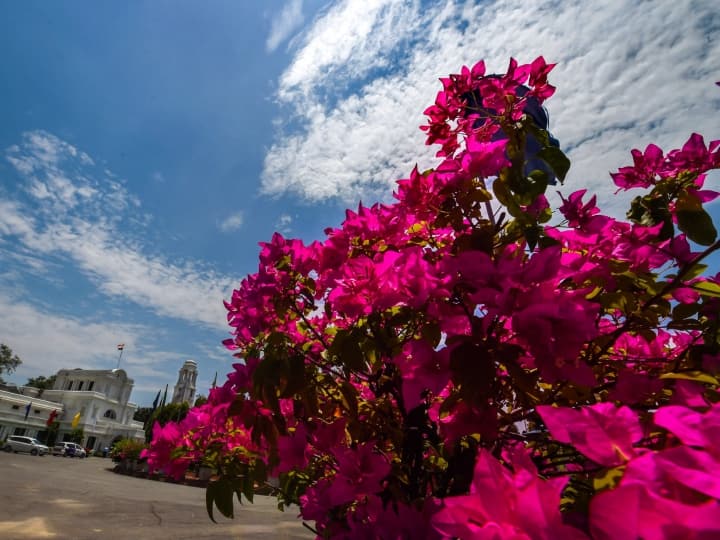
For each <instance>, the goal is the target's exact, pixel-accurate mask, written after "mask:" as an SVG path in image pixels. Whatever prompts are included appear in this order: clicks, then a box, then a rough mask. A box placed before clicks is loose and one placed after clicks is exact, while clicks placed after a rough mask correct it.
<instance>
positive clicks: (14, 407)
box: [12, 405, 20, 435]
mask: <svg viewBox="0 0 720 540" xmlns="http://www.w3.org/2000/svg"><path fill="white" fill-rule="evenodd" d="M12 408H13V410H15V411H17V410H18V409H19V408H20V405H13V406H12ZM16 435H17V433H16Z"/></svg>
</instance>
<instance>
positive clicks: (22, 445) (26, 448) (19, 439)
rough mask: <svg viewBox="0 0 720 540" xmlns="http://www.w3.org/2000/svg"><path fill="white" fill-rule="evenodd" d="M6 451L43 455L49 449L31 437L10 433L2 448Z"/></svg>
mask: <svg viewBox="0 0 720 540" xmlns="http://www.w3.org/2000/svg"><path fill="white" fill-rule="evenodd" d="M3 450H5V451H6V452H16V453H17V452H29V453H30V454H32V455H33V456H44V455H45V454H47V453H48V452H49V451H50V449H49V448H48V447H47V446H45V445H44V444H43V443H41V442H40V441H38V440H37V439H35V438H33V437H25V436H23V435H11V436H10V437H8V440H7V441H6V442H5V447H4V448H3Z"/></svg>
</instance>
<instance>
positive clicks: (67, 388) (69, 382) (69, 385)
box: [65, 381, 72, 390]
mask: <svg viewBox="0 0 720 540" xmlns="http://www.w3.org/2000/svg"><path fill="white" fill-rule="evenodd" d="M65 390H72V381H68V382H67V384H66V385H65Z"/></svg>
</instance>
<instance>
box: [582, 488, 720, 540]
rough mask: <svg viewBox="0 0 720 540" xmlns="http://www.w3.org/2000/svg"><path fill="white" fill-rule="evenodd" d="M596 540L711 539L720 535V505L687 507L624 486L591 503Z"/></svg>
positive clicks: (647, 491)
mask: <svg viewBox="0 0 720 540" xmlns="http://www.w3.org/2000/svg"><path fill="white" fill-rule="evenodd" d="M590 533H591V535H592V538H593V539H594V540H637V539H638V538H642V539H643V540H666V539H669V538H676V539H678V540H680V539H685V538H697V539H707V540H710V539H711V538H718V535H720V504H718V503H717V502H707V503H704V504H700V505H689V504H683V503H681V502H678V501H674V500H672V499H668V498H665V497H662V496H660V495H659V494H657V493H654V492H653V491H651V490H648V489H647V488H646V487H645V486H643V485H638V484H632V485H627V486H625V485H621V486H620V487H619V488H616V489H612V490H608V491H604V492H602V493H600V494H598V495H596V496H595V497H593V499H592V501H591V502H590Z"/></svg>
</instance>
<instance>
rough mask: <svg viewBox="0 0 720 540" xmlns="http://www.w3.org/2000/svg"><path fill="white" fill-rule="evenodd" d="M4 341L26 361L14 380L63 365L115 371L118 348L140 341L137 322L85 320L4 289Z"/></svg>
mask: <svg viewBox="0 0 720 540" xmlns="http://www.w3.org/2000/svg"><path fill="white" fill-rule="evenodd" d="M0 328H2V329H3V332H2V342H3V343H5V344H6V345H8V346H9V347H10V348H11V349H13V351H14V352H15V353H16V354H17V355H18V356H19V357H20V358H21V359H22V361H23V363H22V364H21V365H20V366H19V367H18V369H17V372H16V373H15V374H14V375H13V378H14V379H16V380H19V379H22V378H23V377H24V378H27V377H34V376H37V375H46V376H47V375H51V374H53V373H55V372H57V371H58V370H59V369H64V368H76V367H78V368H84V369H112V368H114V367H115V365H116V364H115V362H116V361H117V350H116V346H117V344H118V343H121V342H123V341H124V342H125V344H126V346H127V347H128V348H132V347H134V344H135V343H136V342H137V341H139V340H140V339H142V336H143V333H144V330H143V329H142V327H140V326H137V325H130V324H123V323H118V322H114V323H113V324H107V322H106V321H97V322H96V321H91V320H83V319H78V318H73V317H68V316H62V315H58V314H53V313H48V312H47V310H45V309H39V307H38V306H34V305H32V304H30V303H27V302H24V301H23V300H22V299H20V298H18V297H15V296H10V295H9V294H7V293H5V292H3V291H1V290H0Z"/></svg>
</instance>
